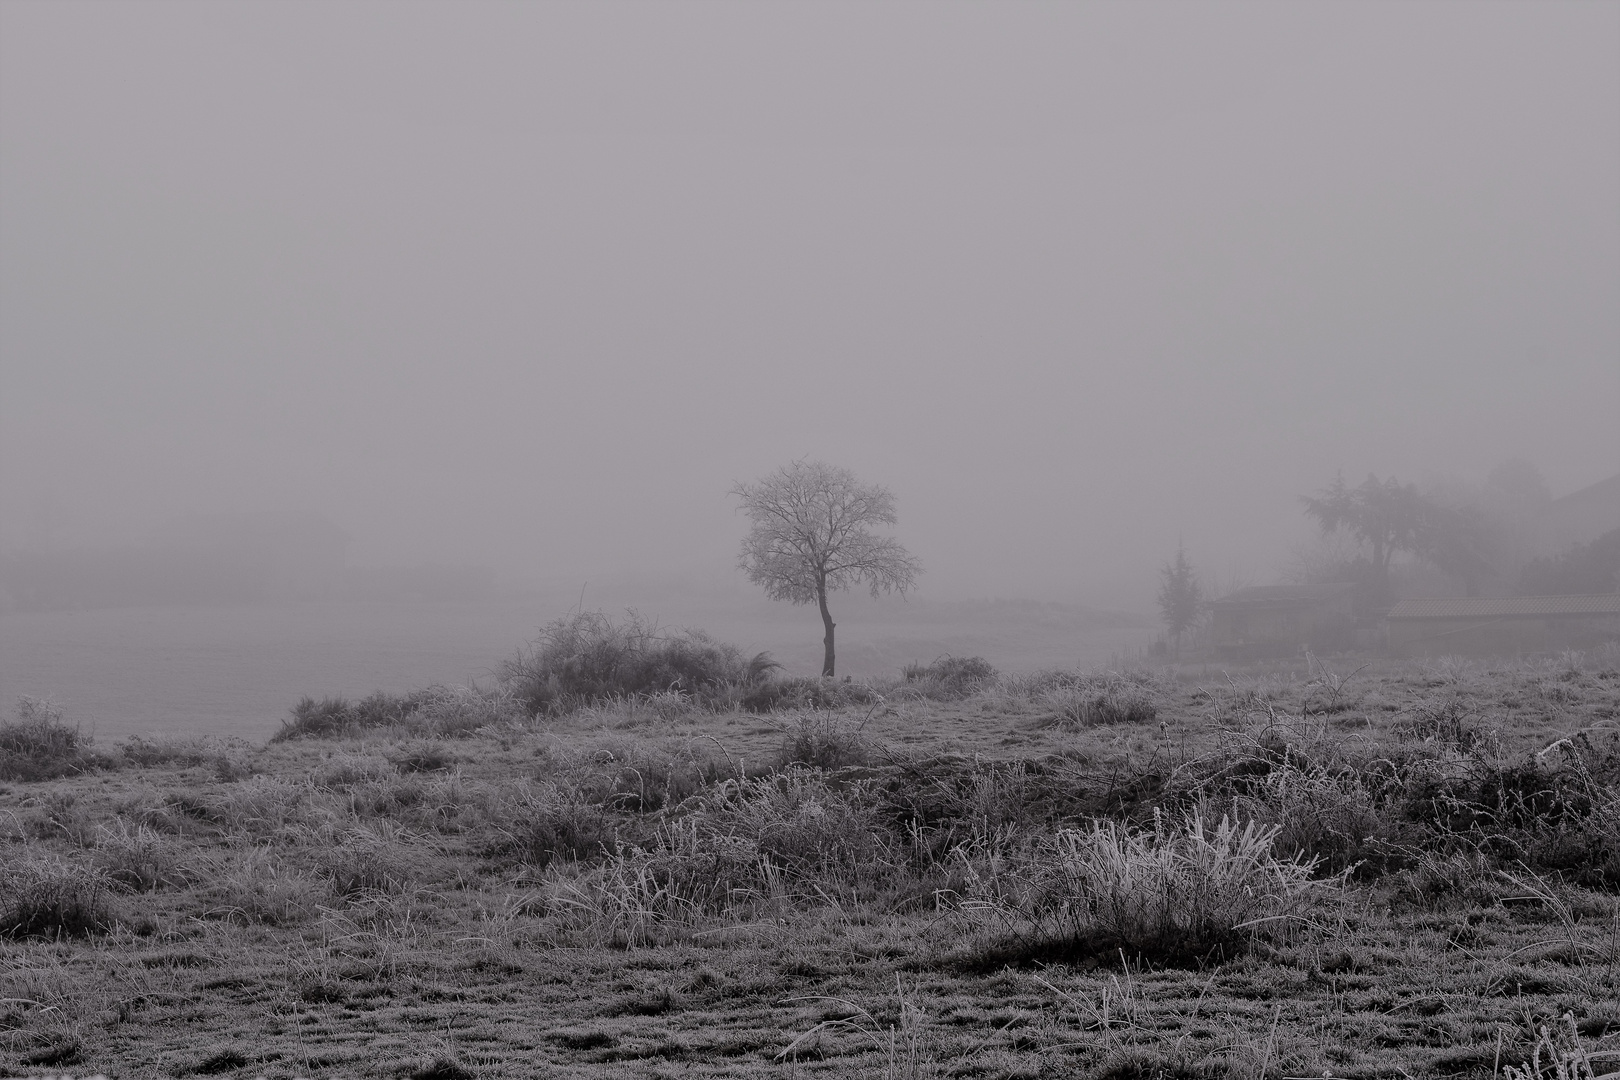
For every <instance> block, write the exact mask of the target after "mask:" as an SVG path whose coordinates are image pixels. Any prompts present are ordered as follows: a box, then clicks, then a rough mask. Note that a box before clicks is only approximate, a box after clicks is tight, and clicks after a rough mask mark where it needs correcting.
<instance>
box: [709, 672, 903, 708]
mask: <svg viewBox="0 0 1620 1080" xmlns="http://www.w3.org/2000/svg"><path fill="white" fill-rule="evenodd" d="M882 701H883V695H882V694H880V693H878V691H877V690H875V689H874V688H872V687H871V686H868V685H867V684H866V683H858V682H854V681H848V682H845V681H841V680H836V679H822V678H809V677H806V676H793V677H791V678H786V679H768V680H765V681H763V682H760V683H757V684H755V685H754V686H753V687H752V688H750V689H749V690H748V691H747V693H745V694H743V695H742V697H741V699H740V702H739V703H740V705H741V707H742V708H744V709H747V710H748V711H749V712H783V711H787V710H798V711H804V710H811V709H815V710H832V709H846V708H851V707H853V706H858V705H877V704H881V703H882Z"/></svg>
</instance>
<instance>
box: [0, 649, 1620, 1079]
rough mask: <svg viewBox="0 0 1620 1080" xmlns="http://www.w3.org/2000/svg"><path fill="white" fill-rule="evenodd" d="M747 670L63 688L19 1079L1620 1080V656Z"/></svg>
mask: <svg viewBox="0 0 1620 1080" xmlns="http://www.w3.org/2000/svg"><path fill="white" fill-rule="evenodd" d="M649 641H650V642H651V644H650V645H649ZM656 647H658V643H657V641H656V640H653V639H651V638H646V637H644V638H643V639H642V640H641V642H640V643H639V644H637V648H639V649H641V650H642V651H643V653H645V652H647V651H650V650H652V649H655V648H656ZM535 655H536V654H535V653H531V654H529V657H528V661H527V663H528V664H529V667H528V668H527V670H528V671H529V672H530V673H531V674H533V673H535V672H540V671H545V670H546V669H545V668H544V667H543V666H541V665H540V664H539V663H538V662H537V661H536V660H535ZM569 655H571V654H569V653H568V651H567V650H560V651H556V652H554V653H553V654H552V656H551V658H550V660H549V661H546V662H547V663H551V664H552V665H553V666H552V669H551V671H550V672H548V673H547V675H546V680H547V684H548V685H549V686H551V687H552V689H553V690H556V689H558V688H566V687H567V686H568V685H569V684H568V683H566V682H565V681H564V680H563V679H562V678H561V677H558V678H556V679H555V680H553V679H552V675H553V674H555V671H556V668H557V667H558V666H559V665H561V664H562V663H563V662H565V661H566V660H567V658H568V656H569ZM688 655H690V654H688ZM714 655H715V656H716V657H718V658H719V660H718V661H717V663H716V666H725V667H728V669H729V671H730V672H731V673H733V674H738V673H740V674H741V676H742V677H741V679H740V680H739V679H735V678H728V679H725V680H719V679H716V680H712V681H708V682H705V681H704V680H703V679H701V678H693V679H692V681H690V682H687V683H683V684H679V685H675V686H668V685H664V686H659V685H657V684H649V685H651V686H653V687H654V688H653V689H643V690H639V691H633V692H625V690H624V687H623V685H622V684H618V683H614V682H612V681H611V680H607V681H599V682H598V683H597V690H596V691H595V692H592V693H580V692H578V691H577V690H570V689H564V690H563V693H562V695H561V696H558V695H554V696H552V697H550V698H548V699H545V700H543V701H538V705H539V707H536V704H537V699H535V698H534V697H525V696H524V695H523V694H521V693H520V692H518V691H517V690H516V689H515V688H514V686H513V680H511V679H507V680H503V681H502V683H501V684H499V685H497V686H495V687H494V688H491V689H485V690H479V689H474V688H430V689H429V690H426V691H420V692H417V693H415V694H410V695H403V696H390V695H378V696H377V697H376V698H375V699H368V700H367V701H362V702H358V703H354V704H351V703H348V702H331V703H320V702H306V703H303V704H301V705H300V706H299V707H298V709H297V710H295V715H294V717H293V719H292V721H290V723H289V725H288V727H287V728H286V729H285V730H284V732H283V733H282V735H281V736H279V737H278V740H277V741H275V742H273V743H272V744H271V745H269V746H266V747H254V746H249V745H246V744H242V743H225V742H213V741H207V740H201V741H175V740H168V741H166V740H159V739H142V740H131V741H129V742H126V743H124V744H122V745H121V746H119V747H116V748H114V749H112V750H107V751H100V750H98V749H97V748H95V747H92V746H88V745H87V744H85V743H84V742H83V741H82V740H79V739H77V738H76V737H75V738H73V739H69V738H67V737H66V735H65V734H63V732H62V731H59V730H58V729H59V728H65V724H63V723H62V720H61V717H60V716H59V715H55V714H52V713H50V712H49V710H48V708H47V707H45V706H42V705H39V704H38V703H34V704H31V705H28V706H25V708H24V710H23V714H22V715H19V716H18V718H17V720H16V721H15V722H14V723H10V724H7V725H0V747H7V748H10V747H14V746H16V747H23V748H24V751H18V750H10V751H8V752H10V753H12V754H13V756H12V757H8V758H0V762H9V763H13V764H8V765H6V766H5V767H6V768H7V769H10V770H11V771H10V772H8V773H6V774H5V775H6V777H7V782H6V783H5V784H4V785H0V837H3V842H4V844H5V845H6V849H5V857H6V859H7V865H8V867H15V868H17V870H16V872H14V873H9V874H7V875H6V876H5V877H3V878H0V965H3V966H0V975H3V976H4V978H5V980H6V982H7V984H8V986H9V987H13V988H15V989H14V990H11V989H8V991H7V992H6V993H3V994H0V997H3V998H5V999H7V1000H6V1001H4V1002H3V1003H0V1055H9V1057H4V1056H0V1064H5V1065H6V1066H8V1067H10V1068H20V1069H25V1070H30V1069H31V1070H35V1071H39V1070H44V1069H47V1068H50V1069H60V1068H66V1067H69V1066H72V1067H75V1068H86V1069H88V1068H96V1069H102V1070H104V1071H108V1072H112V1073H116V1074H118V1075H150V1076H157V1075H163V1076H168V1075H183V1074H186V1075H189V1074H214V1075H243V1076H249V1075H271V1076H277V1075H281V1076H291V1075H301V1076H344V1075H398V1076H410V1075H468V1076H491V1077H494V1076H529V1075H537V1074H539V1075H558V1076H571V1075H579V1076H593V1075H600V1074H601V1070H603V1069H608V1070H609V1071H610V1072H611V1073H612V1074H613V1075H638V1076H639V1075H645V1076H713V1075H734V1076H777V1075H780V1076H790V1075H798V1074H801V1073H802V1074H805V1075H808V1074H811V1073H816V1074H824V1075H829V1076H843V1075H875V1076H884V1075H890V1076H900V1075H918V1076H922V1075H937V1076H946V1075H987V1076H1043V1075H1045V1076H1094V1077H1112V1078H1122V1077H1154V1076H1165V1077H1175V1076H1186V1077H1192V1076H1197V1077H1272V1078H1275V1077H1282V1076H1307V1075H1309V1076H1322V1075H1324V1073H1327V1072H1331V1075H1333V1076H1335V1077H1358V1076H1359V1077H1369V1078H1370V1077H1375V1076H1391V1075H1400V1073H1399V1072H1398V1071H1396V1070H1398V1069H1403V1070H1405V1071H1406V1072H1407V1073H1408V1074H1410V1075H1414V1076H1432V1075H1450V1076H1465V1077H1466V1076H1476V1077H1486V1076H1500V1075H1504V1069H1505V1068H1507V1067H1512V1068H1515V1069H1540V1068H1541V1066H1539V1065H1537V1064H1536V1061H1537V1058H1536V1057H1535V1054H1536V1045H1537V1039H1538V1038H1540V1039H1542V1042H1543V1047H1542V1051H1541V1058H1542V1059H1544V1060H1546V1061H1551V1060H1552V1056H1556V1054H1566V1055H1567V1054H1574V1053H1586V1054H1594V1055H1598V1056H1596V1057H1594V1058H1593V1059H1592V1060H1593V1061H1594V1062H1597V1063H1598V1068H1597V1073H1601V1072H1602V1071H1603V1068H1612V1067H1617V1066H1620V1059H1608V1060H1610V1061H1611V1064H1610V1065H1608V1066H1604V1065H1602V1062H1603V1061H1604V1060H1606V1059H1604V1058H1602V1056H1601V1055H1602V1054H1604V1053H1607V1052H1610V1051H1613V1050H1616V1049H1620V1045H1617V1044H1620V1007H1616V1006H1615V1004H1614V1002H1615V1001H1616V1000H1620V977H1617V971H1620V903H1617V893H1620V738H1617V736H1616V725H1615V718H1616V716H1617V705H1620V663H1617V660H1620V658H1617V657H1616V656H1614V655H1597V654H1595V655H1592V656H1587V657H1581V656H1573V655H1571V656H1566V657H1563V658H1559V659H1555V660H1545V661H1537V662H1530V663H1519V664H1512V665H1505V666H1498V667H1490V666H1485V665H1470V664H1464V663H1460V662H1444V663H1438V664H1432V665H1428V666H1392V667H1390V668H1388V669H1386V670H1381V671H1376V672H1374V671H1362V672H1359V673H1358V674H1357V675H1355V676H1353V677H1341V676H1340V675H1339V674H1336V673H1334V672H1333V671H1330V670H1328V669H1325V668H1321V667H1319V666H1318V667H1314V668H1313V669H1311V670H1310V671H1308V672H1299V673H1293V674H1273V675H1263V676H1262V675H1252V676H1242V675H1229V676H1222V675H1219V674H1213V673H1200V675H1199V677H1189V676H1188V673H1178V672H1173V671H1164V672H1153V673H1150V672H1132V673H1096V674H1081V673H1063V672H1052V673H1045V674H1039V675H1033V676H1017V677H1006V676H1000V675H997V674H996V673H995V672H994V671H991V670H989V669H988V666H987V665H982V662H973V661H964V660H959V659H957V660H951V659H947V660H942V661H940V662H938V663H936V664H934V665H928V666H926V667H919V668H914V669H912V670H908V671H907V672H905V673H903V674H902V675H901V676H900V677H898V678H896V679H894V680H889V681H886V682H879V683H874V684H865V685H859V684H827V685H824V686H822V687H820V690H819V693H821V694H822V695H824V697H823V698H822V699H820V700H817V699H816V698H815V697H813V696H811V697H810V698H809V699H808V701H807V700H805V698H804V697H803V696H800V697H799V698H798V699H797V700H795V698H794V697H793V696H792V695H790V694H782V695H777V696H774V697H773V696H765V697H762V698H761V699H760V700H761V701H764V702H767V703H771V704H779V705H780V707H779V708H778V709H777V710H776V711H766V710H765V709H763V708H761V709H755V710H749V709H747V708H744V707H742V706H741V701H740V700H734V698H736V695H737V694H738V692H739V690H742V691H745V692H748V693H752V692H758V691H761V690H764V689H767V688H770V687H774V686H783V685H789V686H791V685H792V684H791V683H790V681H789V680H783V679H780V678H779V677H774V676H772V675H771V673H770V671H769V669H768V668H764V669H763V670H757V671H755V672H753V673H752V674H749V673H748V670H747V668H748V662H749V661H752V660H753V658H748V661H744V660H743V658H742V657H740V655H737V654H735V653H734V652H733V653H727V652H726V651H725V650H717V652H716V653H715V654H714ZM559 658H560V659H559ZM700 674H701V673H700ZM1206 675H1208V676H1210V677H1204V676H1206ZM704 686H707V687H709V688H710V689H709V690H703V689H702V687H704ZM795 693H797V692H795ZM817 705H819V706H821V707H819V708H818V707H815V706H817ZM18 732H20V734H19V733H18ZM19 754H21V756H20V757H19V756H17V755H19ZM59 757H60V758H61V759H62V760H63V761H71V762H72V763H73V764H72V767H71V768H64V769H61V770H57V769H56V768H55V767H54V766H51V765H50V762H52V761H55V760H56V759H57V758H59ZM17 761H25V764H24V765H21V766H18V765H16V764H14V763H15V762H17ZM1565 1014H1568V1016H1569V1020H1568V1021H1565V1020H1563V1019H1562V1018H1563V1017H1564V1016H1565ZM1542 1026H1546V1027H1547V1034H1546V1035H1545V1036H1543V1035H1541V1034H1540V1031H1539V1029H1540V1028H1541V1027H1542ZM1555 1052H1556V1053H1555ZM435 1070H437V1071H435ZM546 1070H550V1071H549V1073H548V1072H547V1071H546ZM1595 1074H1596V1073H1595ZM1595 1074H1594V1075H1595ZM1527 1075H1535V1076H1541V1075H1546V1076H1552V1075H1554V1073H1553V1072H1551V1071H1545V1070H1544V1071H1542V1072H1531V1073H1528V1074H1527ZM1571 1075H1584V1074H1579V1073H1572V1074H1571Z"/></svg>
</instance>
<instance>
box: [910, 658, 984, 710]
mask: <svg viewBox="0 0 1620 1080" xmlns="http://www.w3.org/2000/svg"><path fill="white" fill-rule="evenodd" d="M900 676H901V678H902V679H904V680H905V682H904V686H903V689H904V690H905V691H906V693H907V694H908V695H909V696H913V697H921V698H928V699H930V700H933V701H956V700H959V699H961V698H965V697H969V696H971V695H973V694H975V693H977V692H979V691H980V690H983V689H985V688H986V687H988V686H990V685H992V684H993V683H994V682H995V681H996V678H997V672H996V669H995V668H994V667H993V666H992V665H991V663H990V661H988V660H986V659H985V658H984V657H982V656H942V657H940V658H939V659H937V660H935V661H934V662H933V663H931V664H908V665H906V667H905V668H903V669H901V672H900Z"/></svg>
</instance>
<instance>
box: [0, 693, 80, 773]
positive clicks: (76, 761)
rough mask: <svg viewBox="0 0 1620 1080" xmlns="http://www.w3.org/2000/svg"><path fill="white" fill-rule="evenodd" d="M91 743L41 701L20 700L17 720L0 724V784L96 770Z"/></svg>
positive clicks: (46, 703) (34, 699) (58, 713)
mask: <svg viewBox="0 0 1620 1080" xmlns="http://www.w3.org/2000/svg"><path fill="white" fill-rule="evenodd" d="M89 743H90V740H89V739H86V738H84V737H83V736H81V735H80V734H79V729H78V728H76V727H69V726H68V725H67V724H66V723H64V722H63V720H62V710H61V709H59V708H57V707H56V706H55V705H53V704H52V703H51V702H49V701H45V700H42V699H40V698H32V697H22V698H18V699H17V719H16V720H13V721H0V780H53V779H56V778H57V777H61V776H72V775H75V774H77V773H82V772H85V771H87V770H88V769H91V768H94V767H95V765H96V764H97V762H96V759H95V758H94V757H93V756H92V755H91V754H90V752H89Z"/></svg>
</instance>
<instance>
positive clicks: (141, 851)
mask: <svg viewBox="0 0 1620 1080" xmlns="http://www.w3.org/2000/svg"><path fill="white" fill-rule="evenodd" d="M95 861H96V865H97V866H98V867H99V868H100V870H101V872H102V873H103V874H105V875H106V878H107V880H108V881H109V882H111V883H112V884H114V885H117V886H118V887H120V888H123V889H128V890H129V891H131V892H155V891H157V890H158V889H162V888H180V887H184V886H185V885H187V884H188V883H189V882H190V880H191V878H192V876H193V875H192V872H191V870H190V869H189V868H188V867H187V866H186V865H185V864H184V863H183V862H182V860H181V858H180V853H179V851H178V850H176V845H175V844H174V842H173V841H172V840H170V839H169V838H168V837H166V836H164V835H162V834H161V833H159V832H157V831H156V830H155V829H153V828H151V827H150V826H148V825H142V824H137V825H136V826H135V827H134V828H130V826H129V823H128V822H126V821H123V820H122V819H120V820H119V821H118V822H117V823H116V825H115V826H114V827H111V828H109V827H107V826H102V827H101V829H100V836H99V838H98V840H97V843H96V849H95Z"/></svg>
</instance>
